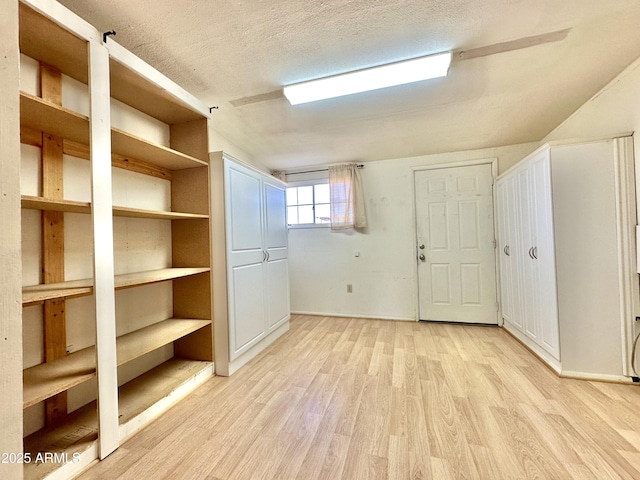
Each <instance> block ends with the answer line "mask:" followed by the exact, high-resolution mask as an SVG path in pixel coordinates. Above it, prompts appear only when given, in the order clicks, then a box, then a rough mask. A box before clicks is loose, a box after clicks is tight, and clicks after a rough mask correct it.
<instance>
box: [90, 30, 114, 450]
mask: <svg viewBox="0 0 640 480" xmlns="http://www.w3.org/2000/svg"><path fill="white" fill-rule="evenodd" d="M89 97H90V105H91V125H90V128H91V145H90V149H91V205H92V209H91V219H92V223H93V240H94V251H93V278H94V295H95V302H96V360H97V369H98V370H97V373H98V375H97V376H98V399H99V401H98V425H99V428H100V436H99V438H98V443H99V448H100V459H103V458H105V457H106V456H107V455H109V454H110V453H111V452H113V451H114V450H115V449H116V448H118V445H119V443H120V438H119V422H118V375H117V372H118V367H117V358H116V323H115V319H116V306H115V285H114V283H115V282H114V265H113V210H112V194H111V127H110V125H111V105H110V98H109V97H110V86H109V52H108V50H107V49H106V47H105V46H104V45H102V44H101V43H100V42H97V41H95V42H89Z"/></svg>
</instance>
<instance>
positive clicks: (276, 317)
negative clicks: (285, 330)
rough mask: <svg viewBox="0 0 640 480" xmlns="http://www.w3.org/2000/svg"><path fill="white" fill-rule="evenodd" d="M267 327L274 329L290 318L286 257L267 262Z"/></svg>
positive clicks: (287, 263)
mask: <svg viewBox="0 0 640 480" xmlns="http://www.w3.org/2000/svg"><path fill="white" fill-rule="evenodd" d="M266 277H267V304H268V317H267V328H268V330H273V329H275V328H276V327H278V326H279V325H280V324H281V323H282V322H284V321H286V320H287V319H288V318H289V309H290V307H289V262H288V260H287V259H286V258H284V259H281V260H275V261H270V262H267V264H266Z"/></svg>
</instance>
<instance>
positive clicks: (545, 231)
mask: <svg viewBox="0 0 640 480" xmlns="http://www.w3.org/2000/svg"><path fill="white" fill-rule="evenodd" d="M531 171H532V175H531V178H532V185H533V193H534V199H535V203H534V204H533V205H532V206H533V209H534V212H535V215H534V216H533V230H534V248H535V250H534V252H533V253H534V257H535V259H534V265H535V276H536V284H535V285H536V292H535V294H536V297H537V307H538V308H537V319H538V322H537V323H538V343H539V344H540V346H542V347H543V348H544V349H545V350H547V351H548V352H549V353H551V354H553V355H554V356H555V357H556V358H558V357H559V334H558V330H559V328H558V304H557V291H556V269H555V248H554V232H553V213H552V203H551V202H552V192H551V172H550V158H549V155H548V153H547V154H545V155H544V156H540V158H538V159H536V160H534V162H533V163H532V165H531Z"/></svg>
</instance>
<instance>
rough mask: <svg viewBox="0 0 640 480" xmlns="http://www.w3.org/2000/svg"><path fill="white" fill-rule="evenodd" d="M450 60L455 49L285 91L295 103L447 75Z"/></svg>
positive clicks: (300, 85)
mask: <svg viewBox="0 0 640 480" xmlns="http://www.w3.org/2000/svg"><path fill="white" fill-rule="evenodd" d="M450 64H451V52H446V53H439V54H437V55H429V56H427V57H420V58H414V59H412V60H405V61H402V62H397V63H389V64H387V65H381V66H379V67H373V68H368V69H366V70H357V71H355V72H349V73H344V74H341V75H336V76H333V77H327V78H321V79H318V80H311V81H308V82H303V83H297V84H295V85H289V86H287V87H284V89H283V93H284V95H285V97H287V99H288V100H289V102H290V103H291V105H298V104H300V103H307V102H315V101H317V100H324V99H327V98H334V97H341V96H343V95H351V94H353V93H360V92H368V91H370V90H378V89H380V88H386V87H394V86H396V85H404V84H405V83H413V82H419V81H422V80H428V79H430V78H438V77H445V76H446V75H447V72H448V71H449V65H450Z"/></svg>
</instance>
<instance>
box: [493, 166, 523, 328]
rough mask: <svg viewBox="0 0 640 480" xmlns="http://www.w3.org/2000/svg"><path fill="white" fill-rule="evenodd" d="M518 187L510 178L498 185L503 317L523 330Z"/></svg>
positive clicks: (514, 180) (514, 179) (513, 178)
mask: <svg viewBox="0 0 640 480" xmlns="http://www.w3.org/2000/svg"><path fill="white" fill-rule="evenodd" d="M515 186H516V178H515V177H514V176H510V177H507V178H505V179H503V180H502V181H499V182H498V184H497V194H498V248H499V250H498V254H499V258H500V296H501V307H502V317H503V318H504V319H505V321H507V322H509V323H511V324H512V325H514V326H515V327H517V328H518V329H519V330H522V329H523V326H522V317H521V315H520V313H519V308H518V305H519V297H520V293H519V286H520V275H519V271H518V268H517V255H518V251H519V245H518V242H517V237H518V216H517V203H516V195H515Z"/></svg>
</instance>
